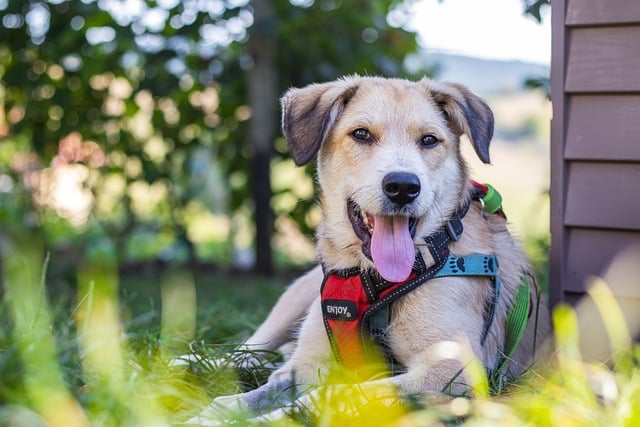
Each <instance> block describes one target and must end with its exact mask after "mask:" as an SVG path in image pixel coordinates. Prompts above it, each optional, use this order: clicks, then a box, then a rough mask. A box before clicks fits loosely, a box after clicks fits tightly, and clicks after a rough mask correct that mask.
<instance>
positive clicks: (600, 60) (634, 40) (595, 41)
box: [565, 25, 640, 93]
mask: <svg viewBox="0 0 640 427" xmlns="http://www.w3.org/2000/svg"><path fill="white" fill-rule="evenodd" d="M570 43H571V45H570V46H569V49H568V57H567V74H566V84H565V90H566V91H567V92H570V93H579V92H607V91H609V92H619V93H629V92H640V25H637V26H620V27H602V28H600V27H596V28H575V29H572V30H571V31H570Z"/></svg>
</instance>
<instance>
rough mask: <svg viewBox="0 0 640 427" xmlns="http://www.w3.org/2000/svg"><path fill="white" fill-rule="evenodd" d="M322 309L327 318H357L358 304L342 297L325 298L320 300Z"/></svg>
mask: <svg viewBox="0 0 640 427" xmlns="http://www.w3.org/2000/svg"><path fill="white" fill-rule="evenodd" d="M322 311H323V312H324V315H325V317H326V318H327V319H331V320H357V318H358V306H357V305H356V303H355V302H353V301H349V300H344V299H326V300H324V301H322Z"/></svg>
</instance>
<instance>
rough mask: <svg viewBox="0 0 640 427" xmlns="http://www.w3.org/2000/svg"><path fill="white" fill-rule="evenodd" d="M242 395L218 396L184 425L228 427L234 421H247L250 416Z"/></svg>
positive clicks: (250, 413)
mask: <svg viewBox="0 0 640 427" xmlns="http://www.w3.org/2000/svg"><path fill="white" fill-rule="evenodd" d="M243 394H244V393H240V394H232V395H229V396H218V397H216V398H215V399H213V402H211V404H209V406H207V408H205V409H204V410H203V411H202V412H200V413H199V414H198V415H197V416H195V417H193V418H191V419H189V420H188V421H187V422H186V423H185V424H186V425H196V426H222V425H228V424H229V423H230V422H231V421H232V420H234V419H247V418H248V417H249V416H251V415H252V412H251V410H250V408H249V405H247V403H246V402H245V401H244V399H243Z"/></svg>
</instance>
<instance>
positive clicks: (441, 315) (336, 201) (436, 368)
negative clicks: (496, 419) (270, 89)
mask: <svg viewBox="0 0 640 427" xmlns="http://www.w3.org/2000/svg"><path fill="white" fill-rule="evenodd" d="M282 107H283V118H282V128H283V132H284V135H285V137H286V139H287V142H288V145H289V148H290V150H291V153H292V156H293V159H294V161H295V163H296V164H297V165H304V164H306V163H308V162H310V161H311V160H312V159H313V158H314V157H317V159H318V182H319V185H320V188H321V196H320V200H321V205H322V211H323V218H322V221H321V223H320V225H319V226H318V230H317V250H318V257H319V259H320V261H321V263H322V264H323V265H324V267H325V269H327V270H334V269H345V268H352V267H359V268H361V269H375V268H376V266H375V265H374V263H373V261H372V260H371V258H370V255H369V254H365V253H363V242H362V241H361V239H360V238H359V237H358V236H357V234H356V232H355V231H354V226H353V225H352V223H351V221H350V219H349V217H348V209H347V201H348V200H352V201H353V202H355V203H356V204H357V206H358V207H359V208H360V209H361V210H362V212H363V213H368V214H371V215H385V216H405V217H414V218H418V219H419V222H418V225H417V230H416V233H415V236H414V237H413V241H414V244H415V247H416V248H417V249H418V250H419V252H420V253H421V254H422V257H423V258H424V260H425V262H426V264H427V265H431V264H432V263H433V259H432V258H431V256H430V254H429V251H428V249H427V248H426V246H425V244H424V237H426V236H429V235H430V234H432V233H434V232H436V231H437V230H439V229H440V228H441V227H442V226H443V224H444V223H445V222H446V221H447V219H448V218H449V217H450V216H451V215H452V214H453V213H454V212H455V211H456V210H457V209H459V208H460V207H461V206H462V205H464V204H465V203H467V202H468V201H469V194H470V183H469V176H468V172H467V167H466V165H465V162H464V160H463V159H462V157H461V154H460V147H459V143H460V137H461V136H462V135H463V134H465V135H466V136H467V137H468V139H469V140H470V142H471V144H473V147H474V149H475V151H476V153H477V155H478V156H479V157H480V159H481V160H482V161H483V162H485V163H488V162H489V143H490V140H491V137H492V135H493V114H492V112H491V110H490V109H489V107H488V106H487V105H486V104H485V103H484V102H483V101H482V100H481V99H480V98H478V97H477V96H476V95H474V94H472V93H471V92H470V91H469V90H467V89H466V88H464V87H462V86H460V85H457V84H449V83H437V82H434V81H432V80H429V79H426V78H425V79H422V80H420V81H418V82H411V81H407V80H402V79H384V78H376V77H359V76H352V77H347V78H344V79H340V80H337V81H333V82H329V83H322V84H312V85H309V86H307V87H304V88H302V89H291V90H289V91H288V92H287V93H286V94H285V96H284V97H283V98H282ZM356 129H365V130H367V131H368V134H366V133H362V132H361V133H360V134H358V135H357V136H363V135H364V136H366V137H367V138H365V139H364V140H363V139H362V138H357V137H356V136H354V131H355V130H356ZM425 135H433V136H434V137H435V138H436V139H437V142H436V143H435V144H427V145H421V140H422V138H423V137H424V136H425ZM428 142H433V139H429V140H428ZM392 172H404V173H410V174H414V175H415V176H417V177H418V178H419V182H420V192H419V194H418V196H417V197H416V199H415V200H413V201H411V202H410V203H407V204H404V205H398V204H396V203H393V202H390V201H389V198H388V197H387V196H386V195H385V192H384V191H383V188H382V184H381V183H382V180H383V178H384V177H385V176H386V175H387V174H389V173H392ZM463 224H464V233H463V234H462V237H461V239H460V240H459V241H456V242H452V243H451V244H450V246H449V248H450V250H451V253H452V254H453V255H468V254H474V253H480V254H490V255H495V256H496V257H497V259H498V262H499V269H498V275H499V280H500V283H501V286H502V287H501V291H500V295H499V299H498V304H497V311H496V317H495V320H494V321H493V323H492V324H491V329H490V332H489V336H488V339H487V340H486V342H485V343H484V345H482V344H481V335H482V331H483V326H484V322H483V314H484V309H485V302H486V301H487V299H488V298H490V297H491V292H492V290H491V287H490V284H489V280H488V279H484V278H472V277H460V276H458V277H446V278H437V279H433V280H430V281H428V282H427V283H425V284H423V285H422V286H420V287H418V288H417V289H415V290H414V291H412V292H411V293H410V294H408V295H406V296H404V297H402V298H401V299H399V300H398V301H396V302H395V303H394V304H393V306H392V317H391V323H390V326H389V330H388V337H389V347H390V349H391V351H392V353H393V355H394V357H395V358H396V359H397V361H398V362H400V364H401V365H402V366H403V367H404V368H405V372H404V373H401V374H400V375H396V376H393V377H390V378H387V379H384V380H382V381H384V382H390V383H392V384H395V385H396V386H397V387H398V388H399V390H400V392H401V393H416V392H424V391H440V390H442V389H443V387H445V385H447V384H448V383H449V382H450V381H451V379H452V378H453V377H455V376H456V374H457V373H459V371H460V369H461V368H462V362H461V361H459V360H455V359H447V358H444V359H443V358H442V357H440V356H438V355H436V354H435V353H434V348H436V347H435V346H436V345H437V344H438V343H440V342H443V341H459V342H465V343H467V344H468V346H470V348H471V349H472V351H473V353H474V355H475V356H476V357H477V359H479V360H480V361H481V362H482V364H483V365H484V366H485V367H486V368H488V369H490V368H493V367H494V364H495V362H496V358H497V357H499V355H500V351H501V348H502V346H503V343H504V334H505V321H506V316H507V312H508V310H509V308H510V307H511V305H512V302H513V299H514V295H515V293H516V291H517V289H518V286H519V285H520V283H521V280H522V279H521V278H522V277H531V276H532V274H531V267H530V265H529V263H528V261H527V259H526V257H525V256H524V255H523V253H522V251H521V250H520V249H519V248H518V246H517V244H516V243H515V242H514V240H513V238H512V237H511V235H510V234H509V232H508V230H507V226H506V221H505V220H504V219H503V218H502V217H500V216H498V215H486V214H484V213H483V211H482V208H481V206H480V204H479V203H477V202H472V203H471V206H470V208H469V212H468V213H467V215H466V216H465V217H464V219H463ZM366 244H367V243H365V245H366ZM365 252H366V250H365ZM322 280H323V272H322V270H321V268H320V267H319V266H318V267H316V268H315V269H313V270H312V271H310V272H309V273H307V274H306V275H305V276H303V277H302V278H300V279H298V280H297V281H296V282H294V283H293V284H292V286H290V287H289V288H288V290H287V291H286V292H285V293H284V294H283V296H282V297H281V298H280V300H279V301H278V303H277V304H276V305H275V307H274V308H273V310H272V312H271V314H270V315H269V316H268V318H267V319H266V321H265V322H264V323H263V324H262V325H261V326H260V327H259V329H258V330H257V331H256V333H255V334H254V335H253V336H252V337H251V338H249V339H248V341H247V342H246V343H245V347H246V348H249V349H277V348H279V347H280V346H282V345H283V344H285V343H287V342H289V340H290V339H291V337H292V335H291V333H292V331H294V330H295V328H298V327H299V332H298V334H297V340H294V343H295V347H294V349H293V353H292V355H291V357H290V359H289V360H288V361H287V362H286V363H285V364H284V366H282V367H281V368H280V369H278V370H277V371H275V372H274V373H273V374H272V376H271V377H270V379H269V382H268V383H267V385H266V388H265V387H263V390H268V389H270V388H271V389H274V388H276V389H277V388H278V386H277V384H282V383H283V382H287V381H289V380H290V378H291V377H292V375H293V373H295V382H296V384H304V385H313V384H315V385H319V384H322V382H323V379H324V376H325V375H326V374H327V371H328V369H329V367H330V366H331V364H332V357H333V356H332V352H331V348H330V344H329V341H328V338H327V333H326V331H325V326H324V324H323V320H322V313H321V304H320V298H319V294H320V292H319V290H320V286H321V283H322ZM530 282H531V283H530V284H529V285H530V292H531V295H532V296H534V298H533V299H532V300H533V304H537V302H538V301H537V300H536V298H535V296H536V295H538V290H537V289H536V286H535V284H534V283H533V281H530ZM532 311H533V313H538V312H539V313H540V315H539V316H531V317H530V319H529V321H528V324H527V328H526V330H525V334H524V337H523V338H522V341H521V342H520V345H519V347H518V349H517V351H516V352H515V354H514V356H513V360H512V361H511V363H510V367H509V369H510V372H512V373H513V374H518V373H520V372H522V370H523V369H525V368H526V367H527V366H529V364H530V363H531V360H532V359H531V358H532V354H533V345H534V341H535V340H534V334H535V332H536V331H537V333H538V335H539V337H538V342H540V340H541V336H542V335H544V334H546V331H547V330H548V325H547V316H548V315H547V311H546V307H545V306H544V305H541V307H539V308H538V307H536V306H534V307H533V309H532ZM536 317H537V318H538V319H539V321H538V324H537V325H534V323H535V322H534V319H535V318H536ZM300 322H302V323H301V324H300ZM461 378H462V379H464V375H463V376H462V377H461ZM459 379H460V378H459ZM454 391H455V389H454ZM457 391H464V386H462V388H460V386H459V387H458V389H457ZM263 397H264V396H262V397H261V398H260V399H262V398H263ZM233 399H240V400H242V401H244V403H245V404H248V405H249V406H252V407H254V408H255V407H260V406H261V405H262V404H261V403H259V402H258V400H260V399H252V398H251V395H237V396H235V397H234V398H233ZM229 401H230V399H226V400H225V399H222V400H219V402H222V403H228V402H229Z"/></svg>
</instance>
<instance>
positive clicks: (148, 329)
mask: <svg viewBox="0 0 640 427" xmlns="http://www.w3.org/2000/svg"><path fill="white" fill-rule="evenodd" d="M11 249H13V250H11V251H10V252H8V253H9V255H8V256H6V257H5V259H4V273H3V283H4V287H5V289H4V299H3V302H2V303H0V318H1V320H2V323H1V324H0V426H4V425H11V426H38V425H43V426H75V425H77V426H89V425H91V426H145V425H153V426H169V425H180V424H181V423H182V422H184V421H185V420H187V419H188V418H190V417H191V416H193V415H194V414H197V413H198V412H199V411H200V410H201V409H202V408H204V407H205V406H206V405H207V404H208V403H209V402H210V400H211V399H212V398H213V397H215V396H218V395H225V394H230V393H235V392H237V391H240V390H242V389H246V388H251V387H255V386H256V385H257V384H258V383H260V382H262V381H264V379H265V378H266V375H267V374H268V372H266V371H264V370H260V369H253V370H245V371H243V372H237V371H236V370H234V369H231V368H230V367H229V366H228V365H227V364H224V363H223V364H222V365H220V366H218V365H216V366H214V365H212V364H210V363H207V362H206V361H205V362H203V363H199V364H196V366H195V367H196V368H198V369H195V370H188V369H182V368H169V367H168V365H169V361H170V360H171V358H172V357H174V356H175V355H177V354H181V353H184V352H185V351H187V350H188V349H189V345H190V343H193V342H195V344H191V346H192V347H194V346H195V348H194V349H195V350H196V351H199V352H201V353H202V354H204V355H206V356H208V357H214V358H215V357H222V356H224V355H225V354H232V355H234V354H235V355H237V353H234V352H233V347H234V344H236V343H239V342H241V341H242V339H243V338H245V337H246V336H248V335H249V334H250V333H251V331H252V330H253V329H255V327H256V326H257V325H258V324H259V322H260V321H261V320H262V319H263V318H264V317H265V316H266V314H267V312H268V309H269V307H270V306H271V305H272V304H273V302H274V301H275V299H276V298H277V296H278V295H279V293H280V292H281V291H282V289H283V283H284V282H285V280H282V279H275V280H260V279H257V278H255V277H251V276H237V275H236V276H231V275H225V274H222V273H217V274H209V275H204V276H200V275H198V276H195V277H194V276H193V275H192V274H191V273H189V272H186V271H180V270H169V271H166V272H161V273H152V274H150V275H139V274H136V275H125V276H123V277H119V276H118V274H117V269H116V266H115V264H114V263H113V262H111V261H109V259H108V258H103V257H99V258H97V259H93V260H92V261H91V262H89V263H87V264H84V265H81V266H80V268H79V270H78V272H77V283H78V287H77V293H69V292H62V293H61V294H55V293H52V292H50V290H47V287H46V286H45V279H43V277H44V276H45V275H44V273H43V272H44V271H46V268H47V264H48V263H49V262H50V261H47V260H46V257H45V256H44V255H43V252H42V249H41V248H39V247H37V245H35V244H33V242H30V241H28V240H24V241H22V242H14V246H13V247H12V248H11ZM591 289H592V291H591V292H592V295H593V296H594V300H595V301H597V304H598V306H599V309H600V310H601V313H602V315H603V318H604V320H605V323H606V325H607V328H608V330H609V331H610V333H609V335H610V341H611V347H612V349H613V353H612V356H611V359H610V360H609V361H608V363H606V364H602V363H591V362H587V361H584V360H582V357H581V354H580V351H579V350H578V336H579V331H578V327H577V321H576V316H575V313H574V312H573V311H572V310H571V309H570V308H568V307H564V306H561V307H559V308H558V309H557V310H556V311H555V313H554V325H555V328H556V333H557V336H556V339H557V342H558V350H557V352H556V357H555V359H554V362H553V364H552V365H550V366H540V367H535V368H534V369H532V370H530V371H529V372H528V373H527V374H526V375H525V376H524V377H523V378H521V379H520V380H519V381H518V382H517V383H515V384H512V385H511V386H510V387H508V388H507V389H505V390H503V391H502V392H501V393H499V394H498V395H493V394H491V393H489V392H488V391H487V390H489V386H488V381H489V379H488V378H487V376H486V374H485V373H484V371H483V370H482V369H477V368H476V369H475V370H474V372H473V375H472V377H473V378H474V381H475V382H476V383H477V384H478V385H477V386H476V389H475V390H476V396H475V397H474V398H472V399H470V398H467V397H451V398H445V397H443V396H441V395H432V394H424V395H417V396H409V397H406V396H403V397H400V396H398V395H397V394H395V391H394V390H388V389H387V390H376V391H375V392H376V393H377V394H378V395H379V394H380V393H384V394H385V397H386V399H369V398H368V395H367V393H366V392H365V391H364V390H363V389H361V388H358V387H356V388H347V389H342V391H340V390H338V391H337V392H334V393H327V394H321V395H320V398H319V399H318V400H317V401H316V402H315V403H316V407H315V408H314V411H313V412H309V411H306V410H298V411H293V413H292V416H291V417H290V418H289V419H287V420H286V421H283V422H281V423H280V424H282V425H314V426H315V425H318V426H333V425H339V426H348V425H420V426H425V425H439V426H440V425H465V426H484V425H492V426H496V425H505V426H518V425H523V426H524V425H540V426H546V425H549V426H555V425H563V426H565V425H567V426H616V425H620V426H635V425H640V368H639V360H640V347H638V346H637V345H633V344H631V343H630V340H629V332H628V331H626V328H625V325H624V322H623V321H622V320H620V316H619V312H618V311H617V309H616V305H615V301H614V299H613V297H612V295H611V294H610V293H609V292H608V290H607V288H606V286H604V285H602V283H601V282H594V286H593V287H592V288H591ZM204 343H206V344H204ZM345 402H348V403H349V405H351V407H350V408H348V409H351V410H341V409H344V406H345ZM244 415H246V414H244ZM244 415H243V414H239V415H237V416H238V417H239V418H238V419H236V422H237V424H240V425H242V424H247V423H248V421H247V419H246V418H245V417H244Z"/></svg>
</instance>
